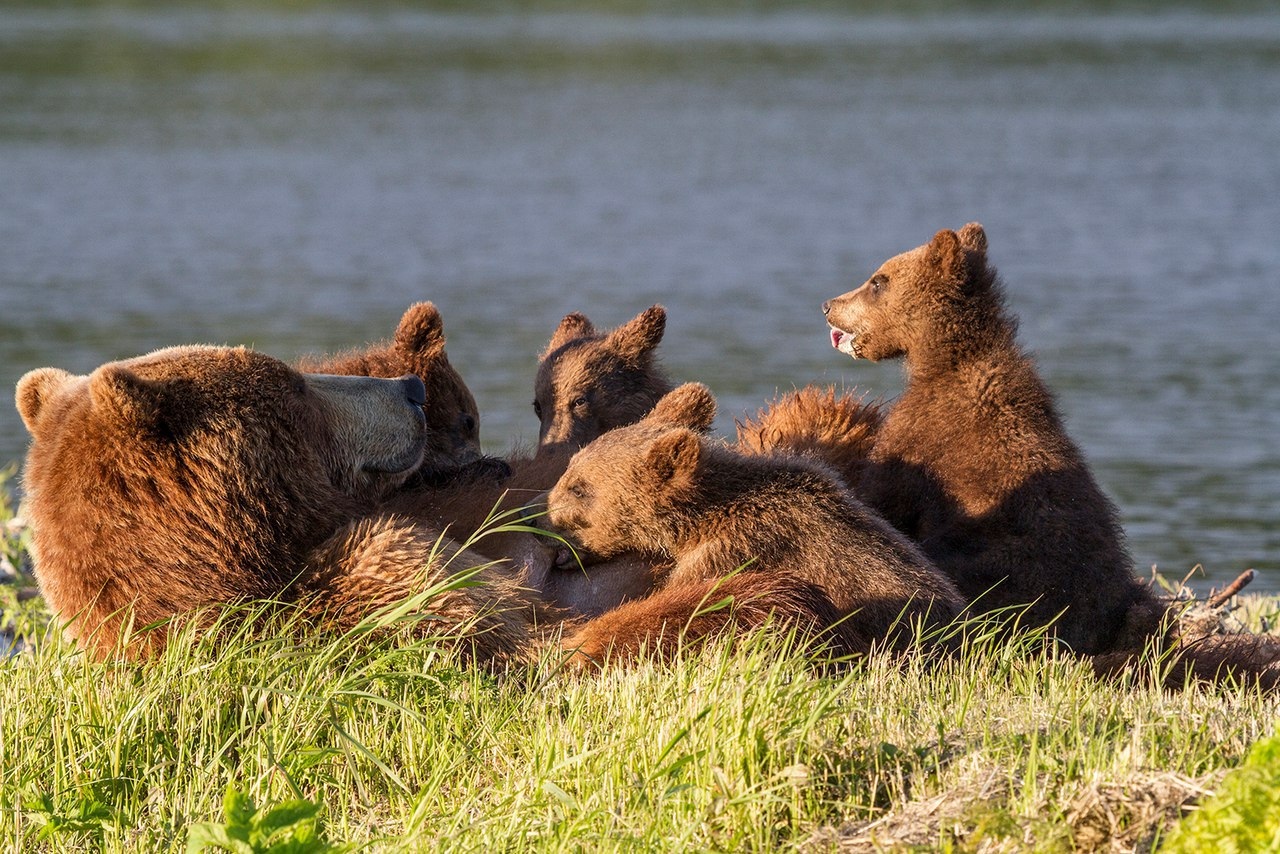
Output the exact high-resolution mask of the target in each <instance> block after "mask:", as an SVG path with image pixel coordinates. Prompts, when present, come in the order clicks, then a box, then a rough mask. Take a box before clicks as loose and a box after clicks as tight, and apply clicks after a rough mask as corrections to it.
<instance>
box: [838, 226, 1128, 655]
mask: <svg viewBox="0 0 1280 854" xmlns="http://www.w3.org/2000/svg"><path fill="white" fill-rule="evenodd" d="M823 313H824V314H825V315H826V318H827V322H828V324H829V325H830V327H831V342H832V345H833V346H834V347H835V348H836V349H838V350H839V351H840V352H842V353H845V354H846V355H849V356H852V357H854V358H862V359H871V360H880V359H893V358H898V357H903V358H905V360H906V373H907V385H906V389H905V390H904V392H903V394H902V396H901V397H900V398H899V399H898V400H897V402H896V403H895V404H894V406H893V408H892V409H891V410H890V411H889V414H888V417H887V418H886V419H885V422H884V424H883V425H882V427H881V428H880V431H879V435H878V436H877V439H876V443H875V447H874V450H873V451H872V454H871V460H872V466H871V467H870V469H869V470H868V472H867V474H866V476H865V477H864V478H863V480H862V482H861V494H862V495H863V496H864V497H865V499H866V500H867V501H868V503H870V504H871V505H872V506H874V507H876V508H877V509H879V510H880V512H882V513H883V514H884V515H885V516H886V517H887V518H888V519H889V520H890V521H891V522H893V523H894V524H895V525H897V526H898V528H899V529H901V530H902V531H904V532H906V533H907V534H908V535H910V536H911V537H913V538H915V539H916V540H917V541H919V542H920V544H921V546H922V547H923V549H924V551H925V553H926V554H928V555H929V556H930V557H931V558H932V559H933V560H934V562H935V563H937V565H938V566H939V567H940V568H941V569H943V570H944V571H945V572H946V573H947V574H948V575H950V576H951V577H952V579H954V580H955V582H956V584H957V585H958V586H959V587H960V590H961V591H962V592H963V593H964V594H965V595H966V596H968V597H970V598H971V599H972V598H974V597H981V598H980V599H979V600H978V602H976V603H975V607H977V608H979V609H981V610H990V609H995V608H1002V607H1007V606H1014V607H1021V606H1030V608H1029V611H1028V612H1027V619H1028V620H1029V621H1030V623H1031V624H1033V625H1046V624H1049V623H1050V622H1051V621H1053V620H1054V619H1055V618H1056V619H1057V622H1056V623H1054V631H1055V633H1056V636H1057V637H1058V639H1059V640H1060V641H1062V642H1063V643H1065V644H1067V645H1068V646H1069V647H1070V648H1071V649H1073V650H1075V651H1077V652H1081V653H1097V652H1104V651H1107V650H1110V649H1113V648H1115V647H1116V646H1117V644H1123V645H1131V644H1132V643H1133V642H1134V641H1135V638H1134V637H1133V636H1131V634H1132V633H1131V632H1129V630H1128V629H1127V622H1128V620H1129V618H1130V615H1131V612H1133V613H1134V614H1136V613H1138V612H1135V611H1134V608H1135V606H1137V605H1139V603H1143V602H1146V601H1147V600H1148V599H1149V598H1150V593H1149V591H1148V589H1147V588H1146V587H1145V586H1144V585H1143V584H1141V583H1140V582H1138V581H1137V579H1136V578H1135V577H1134V575H1133V572H1132V563H1131V561H1130V558H1129V555H1128V553H1127V552H1126V550H1125V545H1124V538H1123V534H1122V532H1121V529H1120V524H1119V522H1118V519H1117V513H1116V509H1115V507H1114V506H1113V505H1112V503H1111V501H1110V500H1108V498H1107V497H1106V495H1104V494H1103V492H1102V490H1101V488H1099V486H1098V484H1097V483H1096V482H1095V481H1094V478H1093V475H1092V474H1091V473H1090V471H1089V468H1088V466H1087V465H1086V463H1085V460H1084V456H1083V454H1082V453H1081V452H1080V450H1079V448H1077V447H1076V445H1075V444H1074V443H1073V442H1072V441H1071V439H1070V438H1068V437H1067V434H1066V431H1065V430H1064V429H1063V426H1062V420H1061V418H1060V417H1059V416H1058V412H1057V409H1056V407H1055V405H1054V402H1053V398H1052V396H1051V395H1050V393H1049V391H1048V389H1046V388H1045V385H1044V383H1043V382H1041V380H1040V377H1039V375H1038V374H1037V372H1036V369H1035V366H1034V364H1033V362H1032V359H1031V358H1030V357H1029V356H1028V355H1027V354H1026V353H1024V352H1023V351H1022V349H1021V348H1020V347H1019V346H1018V344H1017V341H1016V337H1015V335H1016V331H1017V325H1016V322H1015V320H1014V318H1013V317H1012V315H1010V313H1009V312H1008V311H1007V310H1006V308H1005V306H1004V297H1003V293H1002V287H1001V284H1000V282H999V280H998V278H997V275H996V270H995V268H994V267H992V266H991V265H990V264H989V263H988V262H987V237H986V234H985V232H984V231H983V229H982V226H980V225H978V224H977V223H970V224H968V225H966V226H965V227H964V228H962V229H960V231H959V232H954V231H940V232H938V233H937V234H936V235H935V236H934V238H933V240H931V241H930V242H929V243H928V244H926V245H924V246H920V247H918V248H916V249H913V250H911V251H910V252H906V253H903V254H901V255H898V256H896V257H894V258H891V259H889V260H888V261H886V262H885V263H884V264H883V265H882V266H881V267H880V269H878V270H877V271H876V272H875V273H874V274H873V275H872V276H871V278H870V279H868V280H867V282H866V283H865V284H863V285H862V286H861V287H860V288H858V289H856V290H853V291H850V292H849V293H846V294H844V295H842V296H839V297H836V298H835V299H833V300H830V301H828V302H826V303H824V304H823ZM1139 610H1141V609H1139ZM1059 614H1061V616H1060V617H1059ZM1148 628H1149V627H1148Z"/></svg>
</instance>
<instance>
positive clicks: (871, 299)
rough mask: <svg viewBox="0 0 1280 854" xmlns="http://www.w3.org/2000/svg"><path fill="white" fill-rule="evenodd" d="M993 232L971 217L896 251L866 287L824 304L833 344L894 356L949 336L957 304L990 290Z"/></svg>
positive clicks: (871, 355) (860, 353) (865, 355)
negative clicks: (919, 243) (953, 228)
mask: <svg viewBox="0 0 1280 854" xmlns="http://www.w3.org/2000/svg"><path fill="white" fill-rule="evenodd" d="M990 279H991V273H990V272H989V271H988V268H987V235H986V233H985V232H984V231H983V229H982V226H981V225H979V224H978V223H976V222H971V223H969V224H968V225H966V226H964V227H963V228H961V229H960V231H958V232H956V231H950V230H943V231H939V232H938V233H937V234H936V235H934V237H933V240H931V241H929V242H928V243H926V244H925V245H924V246H918V247H916V248H915V249H912V250H910V251H909V252H903V253H902V254H900V255H895V256H894V257H892V258H890V259H889V260H888V261H885V262H884V264H882V265H881V266H880V269H878V270H876V272H875V273H874V274H873V275H872V276H871V278H869V279H868V280H867V281H866V282H865V283H863V284H862V286H861V287H858V288H856V289H854V290H852V291H849V292H848V293H845V294H842V295H840V296H838V297H836V298H835V299H831V300H828V301H826V302H824V303H823V304H822V313H823V314H824V315H825V316H826V318H827V324H828V326H829V327H830V332H831V346H833V347H835V348H836V349H837V350H839V351H840V352H841V353H844V354H845V355H847V356H852V357H853V358H855V359H870V360H871V361H873V362H875V361H880V360H881V359H894V358H897V357H900V356H903V355H905V354H907V353H909V352H910V351H912V350H913V349H915V348H916V347H917V346H919V345H920V344H921V343H927V342H931V341H933V340H936V339H938V338H940V337H944V336H946V335H948V334H949V333H950V332H951V331H952V330H948V329H946V328H942V327H944V326H945V324H946V323H947V322H948V320H954V316H955V310H954V309H955V307H956V306H957V305H959V304H961V303H963V302H965V301H966V300H967V299H969V298H971V297H972V296H974V295H975V293H976V292H978V291H979V290H982V289H984V288H987V289H989V287H990V285H991V282H990Z"/></svg>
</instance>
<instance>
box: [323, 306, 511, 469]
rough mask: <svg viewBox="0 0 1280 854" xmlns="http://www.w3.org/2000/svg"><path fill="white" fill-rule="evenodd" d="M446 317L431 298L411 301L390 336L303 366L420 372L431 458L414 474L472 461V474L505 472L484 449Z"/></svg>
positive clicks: (359, 372) (345, 372)
mask: <svg viewBox="0 0 1280 854" xmlns="http://www.w3.org/2000/svg"><path fill="white" fill-rule="evenodd" d="M444 345H445V338H444V321H443V319H442V318H441V317H440V312H439V310H438V309H437V308H436V307H435V306H434V305H433V304H432V303H429V302H419V303H415V304H413V305H411V306H409V308H408V309H406V310H405V313H404V315H403V316H401V318H400V323H399V325H398V326H397V327H396V331H395V336H394V337H393V338H392V339H391V340H390V341H384V342H379V343H376V344H370V345H368V346H366V347H363V348H360V349H357V350H351V351H348V352H345V353H339V354H337V355H333V356H323V357H309V358H305V359H302V360H301V361H300V362H299V363H298V369H299V370H301V371H304V372H306V373H313V374H339V375H342V376H366V377H399V376H403V375H404V374H416V375H417V376H418V377H419V378H421V379H422V382H423V383H424V384H425V385H426V387H427V402H426V404H425V405H424V406H423V412H424V413H425V414H426V416H427V431H428V436H429V439H428V444H427V453H426V459H425V460H424V461H423V465H422V467H421V468H420V469H419V471H418V474H417V475H416V476H415V479H417V480H422V479H425V480H427V481H432V480H436V481H439V480H443V479H450V478H453V477H456V476H458V474H459V470H460V468H461V467H464V466H468V465H469V464H472V465H471V468H470V469H468V471H469V472H470V473H471V474H472V475H477V474H488V475H489V476H495V477H498V476H502V475H503V474H505V473H506V471H505V468H504V467H503V466H502V465H501V464H499V463H498V461H496V460H487V459H485V458H483V457H482V455H481V451H480V412H479V410H478V408H477V407H476V401H475V398H474V397H473V396H472V395H471V390H470V389H469V388H467V384H466V383H465V382H463V380H462V376H461V375H460V374H459V373H458V372H457V370H456V369H455V368H454V367H453V365H451V364H450V363H449V356H448V354H447V353H445V349H444Z"/></svg>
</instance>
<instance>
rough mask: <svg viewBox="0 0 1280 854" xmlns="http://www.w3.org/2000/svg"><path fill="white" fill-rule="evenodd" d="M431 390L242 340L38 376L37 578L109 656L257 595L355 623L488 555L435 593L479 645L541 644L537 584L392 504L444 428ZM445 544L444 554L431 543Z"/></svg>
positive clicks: (508, 652) (507, 648)
mask: <svg viewBox="0 0 1280 854" xmlns="http://www.w3.org/2000/svg"><path fill="white" fill-rule="evenodd" d="M425 397H426V390H425V389H424V387H423V384H422V382H421V381H420V380H419V379H418V378H417V377H414V376H407V377H403V378H400V379H372V378H368V377H338V376H329V375H311V374H303V373H300V372H298V371H296V370H294V369H292V368H290V367H289V366H288V365H285V364H284V363H282V362H280V361H278V360H276V359H273V358H271V357H269V356H266V355H263V354H261V353H256V352H253V351H251V350H245V349H241V348H226V347H200V346H191V347H174V348H169V349H166V350H159V351H157V352H155V353H152V354H150V355H147V356H141V357H138V358H136V359H128V360H125V361H121V362H112V363H110V364H107V365H103V366H102V367H100V368H98V369H97V370H96V371H94V372H93V373H92V374H90V375H88V376H74V375H72V374H70V373H67V372H66V371H61V370H58V369H56V368H43V369H40V370H36V371H31V372H30V373H28V374H26V375H25V376H24V377H23V378H22V379H21V380H20V381H19V383H18V388H17V404H18V409H19V412H20V413H21V415H22V419H23V421H24V422H25V424H26V426H27V429H28V430H29V431H30V433H31V435H32V440H33V441H32V443H31V446H30V450H29V452H28V455H27V461H26V465H25V468H24V473H23V486H24V490H25V492H26V507H27V512H28V514H29V516H30V520H31V526H32V532H33V555H34V559H35V571H36V576H37V578H38V580H39V583H40V588H41V591H42V592H43V594H44V596H45V598H46V600H47V601H48V602H49V605H50V606H51V607H52V608H53V610H54V611H55V612H56V613H57V614H58V615H59V616H60V617H61V618H62V619H63V620H65V621H67V622H68V624H69V629H70V631H71V633H72V634H73V635H74V636H75V637H76V638H77V640H78V641H79V643H80V644H81V645H82V646H84V647H85V648H86V649H88V650H90V651H92V652H94V653H95V654H96V655H98V656H106V655H109V654H112V653H113V652H119V653H123V654H128V655H139V654H145V653H147V652H148V651H154V650H156V649H158V648H160V647H162V646H163V645H164V643H165V641H166V637H167V635H166V633H165V632H164V631H150V632H146V633H140V634H138V635H135V636H133V639H132V641H131V642H130V645H129V646H128V647H127V648H124V649H121V648H119V647H118V643H119V642H120V639H121V637H122V635H123V634H124V632H125V631H126V628H127V626H128V625H129V623H130V621H132V623H133V625H135V626H146V625H148V624H151V623H155V622H158V621H163V620H165V619H166V618H170V617H179V616H185V615H188V614H190V613H191V612H193V611H195V610H197V609H201V608H204V607H206V606H212V605H221V604H227V603H233V602H238V601H243V600H249V599H261V598H270V599H287V600H296V601H299V602H302V603H305V604H306V605H307V606H308V608H309V609H310V610H311V612H312V613H314V614H315V615H316V617H317V618H318V619H322V620H323V621H324V622H328V623H334V624H336V625H338V626H340V627H341V626H350V625H352V624H354V623H355V622H356V621H358V620H359V619H361V618H362V617H364V616H367V615H369V614H371V613H373V612H375V611H376V610H378V609H379V608H380V607H382V606H385V605H390V604H393V603H397V602H401V601H403V600H404V599H405V597H407V596H410V595H412V594H413V593H415V592H418V591H421V590H423V589H425V588H426V587H427V586H429V585H434V584H436V583H438V582H440V581H441V580H443V579H444V578H446V577H447V576H448V575H449V574H450V573H452V572H456V571H459V570H468V569H479V572H480V574H479V580H482V581H485V582H487V583H486V584H485V585H483V586H477V587H466V588H462V589H458V590H452V591H449V592H447V593H446V594H444V595H442V596H441V597H439V598H437V599H436V600H433V602H432V603H431V608H432V610H433V612H435V613H436V614H437V615H438V616H439V617H440V618H441V619H440V620H439V621H437V622H434V624H431V625H429V624H424V625H428V627H429V630H431V631H436V630H438V629H437V628H435V627H437V626H443V627H446V628H447V627H450V626H459V625H463V624H468V625H469V624H470V623H471V621H473V620H474V621H476V622H475V629H476V634H475V635H474V636H473V645H472V651H473V652H474V653H475V655H476V656H477V657H479V658H481V659H505V658H510V657H513V656H523V655H527V654H529V653H530V652H531V651H532V650H533V649H535V647H536V643H537V640H536V638H535V637H534V634H533V632H534V629H533V621H534V619H535V617H536V616H537V615H538V614H539V613H540V606H539V604H538V603H537V602H535V601H533V600H532V599H531V598H530V594H529V593H528V592H527V591H525V590H524V589H523V588H522V586H521V585H522V582H523V579H522V578H520V577H518V576H516V575H514V574H512V573H509V572H507V571H506V570H504V569H502V568H495V567H486V566H485V565H486V564H488V563H489V562H488V560H487V559H485V558H482V557H480V556H478V555H473V554H469V553H466V552H461V551H459V549H458V547H457V545H456V544H451V543H448V542H444V543H443V545H442V547H441V548H440V550H439V552H438V553H437V551H436V545H437V540H438V539H439V533H438V531H437V530H435V529H434V528H432V527H430V526H426V525H423V524H422V523H421V522H419V521H415V520H413V519H409V518H406V517H404V516H403V515H401V514H398V513H389V512H386V511H385V510H383V509H382V506H381V504H380V502H381V500H382V499H383V498H384V497H385V496H386V495H388V494H389V493H391V492H393V491H394V490H396V489H397V488H398V487H399V486H400V485H401V484H403V482H404V481H405V480H406V479H407V478H408V477H410V476H411V475H412V474H413V473H414V471H415V470H416V469H417V468H418V466H419V465H420V464H421V462H422V460H423V458H424V456H425V454H426V450H427V446H428V444H429V440H430V433H429V431H428V429H427V427H426V422H425V418H424V415H423V411H422V406H423V404H424V402H425ZM433 556H434V557H433Z"/></svg>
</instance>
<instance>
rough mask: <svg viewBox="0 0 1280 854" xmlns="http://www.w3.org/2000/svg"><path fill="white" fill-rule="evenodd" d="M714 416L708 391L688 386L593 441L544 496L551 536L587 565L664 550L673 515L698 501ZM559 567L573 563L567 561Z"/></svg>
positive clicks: (567, 558) (569, 557)
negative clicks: (705, 436)
mask: <svg viewBox="0 0 1280 854" xmlns="http://www.w3.org/2000/svg"><path fill="white" fill-rule="evenodd" d="M715 416H716V403H715V398H714V397H712V395H711V391H710V390H709V389H708V388H707V387H706V386H704V385H702V384H701V383H686V384H685V385H682V386H680V387H679V388H677V389H675V390H674V391H672V392H669V393H668V394H667V395H665V396H664V397H663V398H662V399H661V400H659V401H658V403H657V405H656V406H655V407H654V408H653V410H652V411H651V412H650V413H649V414H648V415H647V416H645V418H644V419H642V420H641V421H639V422H637V423H635V424H632V425H630V426H627V427H619V428H617V429H614V430H610V431H609V432H607V433H605V434H604V435H602V436H600V437H599V438H597V439H595V440H594V441H593V442H591V443H590V444H589V445H587V446H586V447H585V448H583V449H582V450H580V451H578V452H577V453H576V454H574V456H573V458H572V459H571V460H570V461H569V467H568V469H567V470H566V471H565V473H564V475H563V476H562V477H561V478H560V480H559V481H558V482H557V483H556V485H555V487H554V488H552V490H551V492H550V494H549V495H548V496H547V522H548V524H549V525H550V527H551V529H552V530H553V531H554V532H555V533H556V534H558V535H560V536H562V537H563V538H564V539H565V541H566V542H567V543H568V544H569V546H570V547H571V548H572V550H573V551H574V552H576V553H577V557H578V558H579V559H580V560H581V561H582V562H583V563H584V564H588V563H595V562H598V561H600V560H607V559H609V558H613V557H617V556H618V555H620V554H622V553H624V552H628V551H649V552H660V551H662V550H663V548H664V547H665V544H666V542H667V540H668V537H669V532H666V531H665V530H664V526H665V524H666V522H667V521H670V518H671V517H672V514H671V513H670V511H671V510H672V509H674V508H676V507H678V506H679V505H680V503H681V502H683V501H687V500H690V499H693V498H695V497H696V496H695V492H696V487H697V481H698V476H697V475H698V468H699V461H700V459H701V457H702V452H703V447H702V434H703V433H704V432H705V431H707V430H709V429H710V428H711V425H712V423H713V422H714V421H715ZM558 562H563V563H570V562H573V557H572V555H569V554H562V555H561V556H560V558H559V560H558Z"/></svg>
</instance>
